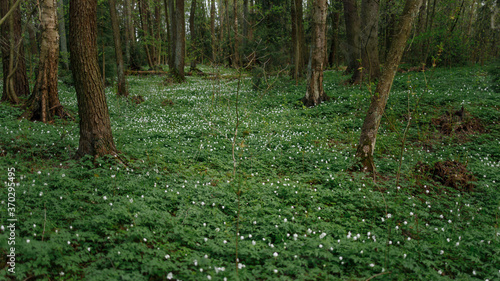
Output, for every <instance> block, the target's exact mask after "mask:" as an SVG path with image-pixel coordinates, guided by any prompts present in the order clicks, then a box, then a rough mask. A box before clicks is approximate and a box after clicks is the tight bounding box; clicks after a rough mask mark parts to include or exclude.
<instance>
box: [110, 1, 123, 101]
mask: <svg viewBox="0 0 500 281" xmlns="http://www.w3.org/2000/svg"><path fill="white" fill-rule="evenodd" d="M109 10H110V16H111V26H112V28H113V40H114V43H115V57H116V74H117V80H118V93H117V94H118V95H119V96H124V97H126V96H128V87H127V81H126V80H125V74H124V66H123V55H122V48H121V46H122V44H121V38H120V26H119V23H118V17H117V15H116V2H115V0H109Z"/></svg>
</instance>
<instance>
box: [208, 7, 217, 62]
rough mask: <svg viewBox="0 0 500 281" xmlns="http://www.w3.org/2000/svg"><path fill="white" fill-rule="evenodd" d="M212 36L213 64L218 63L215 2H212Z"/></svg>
mask: <svg viewBox="0 0 500 281" xmlns="http://www.w3.org/2000/svg"><path fill="white" fill-rule="evenodd" d="M210 35H211V39H212V41H211V46H212V63H214V64H215V63H216V59H217V56H216V53H217V52H216V49H217V47H216V46H217V45H216V37H215V0H210Z"/></svg>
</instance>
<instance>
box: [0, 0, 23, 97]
mask: <svg viewBox="0 0 500 281" xmlns="http://www.w3.org/2000/svg"><path fill="white" fill-rule="evenodd" d="M9 3H10V4H9ZM13 3H14V1H12V0H10V1H9V0H2V1H0V17H1V18H3V17H4V16H5V15H6V14H7V12H8V11H9V10H10V7H11V6H12V5H13ZM20 11H21V10H20V7H19V6H17V7H16V8H15V9H14V11H13V13H11V15H10V16H9V17H8V18H7V19H6V21H5V22H4V23H3V24H2V25H1V28H0V31H1V36H0V39H1V40H0V41H1V42H0V48H1V50H2V62H3V63H2V64H3V83H4V87H3V93H2V98H1V101H9V102H11V103H13V104H18V103H19V98H18V97H20V96H28V95H29V84H28V77H27V76H26V64H25V59H24V44H23V38H22V34H21V12H20Z"/></svg>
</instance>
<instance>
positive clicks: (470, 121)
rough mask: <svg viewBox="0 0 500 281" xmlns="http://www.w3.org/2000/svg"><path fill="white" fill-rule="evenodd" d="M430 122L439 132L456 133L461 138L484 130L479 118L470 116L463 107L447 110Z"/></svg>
mask: <svg viewBox="0 0 500 281" xmlns="http://www.w3.org/2000/svg"><path fill="white" fill-rule="evenodd" d="M431 122H432V124H433V125H434V126H435V127H436V128H437V129H438V130H439V132H440V133H441V134H443V135H446V136H450V135H456V136H458V137H459V138H460V139H463V140H466V139H467V135H473V134H477V133H479V134H481V133H484V132H485V131H486V130H485V128H484V125H483V124H482V122H481V120H480V119H478V118H476V117H473V116H471V115H470V114H469V113H468V112H467V111H466V110H465V109H464V108H463V107H462V108H461V109H459V110H457V111H455V112H447V113H445V114H443V115H442V116H441V117H439V118H433V119H432V120H431Z"/></svg>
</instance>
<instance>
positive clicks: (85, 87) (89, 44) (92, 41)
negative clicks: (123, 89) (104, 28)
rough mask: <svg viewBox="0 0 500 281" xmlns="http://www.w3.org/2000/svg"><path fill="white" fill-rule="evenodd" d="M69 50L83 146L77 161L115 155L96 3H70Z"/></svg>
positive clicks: (76, 0)
mask: <svg viewBox="0 0 500 281" xmlns="http://www.w3.org/2000/svg"><path fill="white" fill-rule="evenodd" d="M69 14H70V26H69V27H70V33H69V35H70V36H69V47H70V59H71V67H72V70H73V78H74V81H75V88H76V97H77V101H78V114H79V116H80V143H79V147H78V151H77V152H76V156H75V157H76V158H81V157H82V156H84V155H86V154H89V155H92V156H94V157H99V156H102V155H105V154H116V147H115V144H114V141H113V135H112V133H111V121H110V119H109V112H108V106H107V103H106V96H105V95H104V89H103V86H102V83H101V77H100V76H101V75H100V72H99V65H98V63H97V36H96V35H97V0H71V2H70V7H69Z"/></svg>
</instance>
